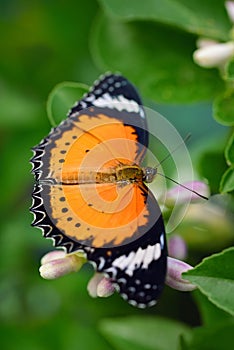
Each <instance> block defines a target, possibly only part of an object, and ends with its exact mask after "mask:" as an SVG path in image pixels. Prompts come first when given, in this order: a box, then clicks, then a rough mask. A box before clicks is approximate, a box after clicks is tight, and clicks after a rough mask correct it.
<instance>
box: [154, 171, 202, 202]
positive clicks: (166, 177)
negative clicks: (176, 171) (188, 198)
mask: <svg viewBox="0 0 234 350" xmlns="http://www.w3.org/2000/svg"><path fill="white" fill-rule="evenodd" d="M157 175H160V176H163V177H165V179H167V180H170V181H172V182H174V183H175V184H176V185H179V186H180V187H182V188H184V189H186V190H188V191H190V192H193V193H195V194H196V195H197V196H198V197H200V198H203V199H206V200H208V199H209V198H208V197H206V196H203V195H202V194H200V193H198V192H197V191H195V190H192V189H191V188H189V187H187V186H185V185H182V184H180V183H179V182H178V181H176V180H174V179H172V178H171V177H169V176H166V175H164V174H161V173H159V172H157Z"/></svg>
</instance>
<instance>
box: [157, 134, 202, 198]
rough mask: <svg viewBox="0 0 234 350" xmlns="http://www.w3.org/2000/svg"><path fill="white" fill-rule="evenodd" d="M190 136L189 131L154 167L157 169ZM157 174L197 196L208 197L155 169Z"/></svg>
mask: <svg viewBox="0 0 234 350" xmlns="http://www.w3.org/2000/svg"><path fill="white" fill-rule="evenodd" d="M190 137H191V134H190V133H189V134H188V135H186V136H185V138H184V139H183V142H181V143H180V144H179V145H178V146H176V147H175V148H174V149H173V150H172V152H170V153H168V154H167V155H166V157H165V158H163V160H161V162H159V163H158V165H157V166H156V167H155V169H157V168H158V167H159V166H160V165H162V163H164V162H165V161H166V160H167V159H168V158H170V157H171V155H172V154H173V153H174V152H176V151H177V150H178V148H180V146H181V145H182V144H184V143H186V142H187V141H188V140H189V139H190ZM157 174H158V175H160V176H163V177H164V178H165V179H167V180H170V181H172V182H174V183H175V184H176V185H179V186H180V187H182V188H184V189H186V190H188V191H190V192H193V193H194V194H196V195H197V196H198V197H200V198H203V199H206V200H208V198H207V197H206V196H203V195H202V194H200V193H198V192H197V191H195V190H192V189H191V188H189V187H187V186H185V185H182V184H181V183H179V182H178V181H176V180H174V179H172V178H170V177H169V176H166V175H164V174H161V173H159V172H158V171H157Z"/></svg>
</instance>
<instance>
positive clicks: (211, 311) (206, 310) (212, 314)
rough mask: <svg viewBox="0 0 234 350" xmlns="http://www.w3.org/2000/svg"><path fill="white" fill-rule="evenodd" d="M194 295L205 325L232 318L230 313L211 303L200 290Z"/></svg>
mask: <svg viewBox="0 0 234 350" xmlns="http://www.w3.org/2000/svg"><path fill="white" fill-rule="evenodd" d="M193 296H194V297H195V301H196V303H197V305H198V309H199V311H200V315H201V319H202V324H203V325H205V326H213V325H217V324H220V323H224V322H226V321H228V320H229V319H230V318H232V316H231V315H230V314H229V313H227V312H225V311H224V310H222V309H220V308H218V307H217V306H215V305H214V304H213V303H211V302H210V301H209V300H208V299H207V298H206V296H205V295H204V294H202V293H201V292H200V291H199V290H196V291H194V292H193Z"/></svg>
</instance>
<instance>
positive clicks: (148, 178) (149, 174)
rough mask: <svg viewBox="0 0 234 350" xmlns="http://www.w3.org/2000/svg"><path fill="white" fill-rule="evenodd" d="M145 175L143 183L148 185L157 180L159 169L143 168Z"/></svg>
mask: <svg viewBox="0 0 234 350" xmlns="http://www.w3.org/2000/svg"><path fill="white" fill-rule="evenodd" d="M143 173H144V176H143V181H144V182H146V183H150V182H152V181H153V179H154V178H155V176H156V174H157V169H155V168H150V167H146V168H143Z"/></svg>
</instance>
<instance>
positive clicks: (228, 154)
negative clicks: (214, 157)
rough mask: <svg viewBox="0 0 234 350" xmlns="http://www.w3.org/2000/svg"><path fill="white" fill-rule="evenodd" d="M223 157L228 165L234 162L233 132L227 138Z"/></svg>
mask: <svg viewBox="0 0 234 350" xmlns="http://www.w3.org/2000/svg"><path fill="white" fill-rule="evenodd" d="M224 154H225V158H226V161H227V164H228V165H233V164H234V132H233V134H232V135H231V137H230V139H229V140H228V143H227V146H226V148H225V153H224Z"/></svg>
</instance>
